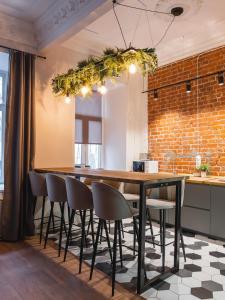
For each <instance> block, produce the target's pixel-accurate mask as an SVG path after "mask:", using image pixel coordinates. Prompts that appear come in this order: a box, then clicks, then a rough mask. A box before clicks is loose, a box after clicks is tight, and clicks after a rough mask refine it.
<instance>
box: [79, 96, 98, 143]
mask: <svg viewBox="0 0 225 300" xmlns="http://www.w3.org/2000/svg"><path fill="white" fill-rule="evenodd" d="M75 109H76V114H75V142H76V143H77V144H102V96H101V95H100V94H99V93H96V92H95V93H93V95H92V96H91V97H90V98H88V99H84V98H82V97H76V106H75Z"/></svg>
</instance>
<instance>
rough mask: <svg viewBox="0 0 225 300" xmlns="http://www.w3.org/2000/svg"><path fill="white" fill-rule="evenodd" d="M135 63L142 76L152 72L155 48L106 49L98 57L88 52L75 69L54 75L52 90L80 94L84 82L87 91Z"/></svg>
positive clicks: (60, 92)
mask: <svg viewBox="0 0 225 300" xmlns="http://www.w3.org/2000/svg"><path fill="white" fill-rule="evenodd" d="M131 64H135V65H136V67H137V68H139V69H140V70H141V71H142V74H143V76H144V75H146V74H147V73H148V72H151V73H153V72H154V71H155V69H156V67H157V56H156V54H155V50H154V49H150V48H145V49H135V48H129V49H127V50H123V49H116V50H114V49H106V50H105V51H104V53H103V55H102V56H101V57H100V58H96V57H94V56H90V57H89V58H88V59H87V60H83V61H80V62H79V63H78V65H77V67H76V68H75V69H70V70H68V72H67V73H64V74H60V75H57V76H56V77H55V78H53V79H52V88H53V92H54V93H55V94H58V95H67V96H68V95H75V96H76V95H79V94H80V93H81V88H82V87H84V86H86V87H87V88H88V90H89V91H92V90H93V89H94V87H96V86H97V87H98V86H100V85H102V84H104V82H105V81H106V80H107V79H111V80H113V79H115V78H118V77H119V76H120V74H121V73H122V72H124V71H126V70H128V68H129V66H130V65H131Z"/></svg>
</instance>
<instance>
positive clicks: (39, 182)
mask: <svg viewBox="0 0 225 300" xmlns="http://www.w3.org/2000/svg"><path fill="white" fill-rule="evenodd" d="M29 179H30V185H31V191H32V194H33V196H34V197H35V199H34V205H33V216H34V215H35V209H36V204H37V198H38V197H41V198H42V209H41V217H40V218H36V219H35V218H34V221H37V220H41V224H40V244H41V241H42V235H43V225H44V216H45V200H46V197H47V187H46V180H45V177H44V176H42V175H40V174H38V173H36V172H35V171H30V172H29Z"/></svg>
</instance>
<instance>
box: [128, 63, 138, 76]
mask: <svg viewBox="0 0 225 300" xmlns="http://www.w3.org/2000/svg"><path fill="white" fill-rule="evenodd" d="M136 72H137V67H136V65H135V64H130V65H129V73H130V74H135V73H136Z"/></svg>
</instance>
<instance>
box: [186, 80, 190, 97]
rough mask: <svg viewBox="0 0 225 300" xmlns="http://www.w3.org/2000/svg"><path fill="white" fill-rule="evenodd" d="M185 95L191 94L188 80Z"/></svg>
mask: <svg viewBox="0 0 225 300" xmlns="http://www.w3.org/2000/svg"><path fill="white" fill-rule="evenodd" d="M186 93H187V94H190V93H191V82H190V80H187V81H186Z"/></svg>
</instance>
